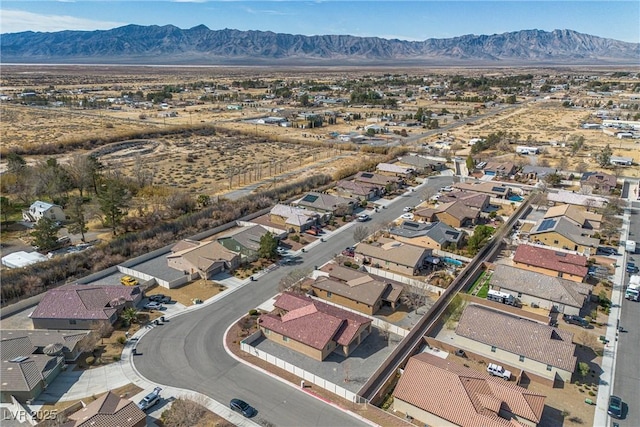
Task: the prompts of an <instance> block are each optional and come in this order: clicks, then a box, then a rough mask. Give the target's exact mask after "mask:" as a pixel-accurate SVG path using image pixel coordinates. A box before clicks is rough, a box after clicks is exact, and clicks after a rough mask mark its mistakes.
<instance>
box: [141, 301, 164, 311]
mask: <svg viewBox="0 0 640 427" xmlns="http://www.w3.org/2000/svg"><path fill="white" fill-rule="evenodd" d="M144 308H145V309H147V310H162V309H163V308H164V307H162V304H160V303H159V302H155V301H151V302H150V303H147V304H145V305H144Z"/></svg>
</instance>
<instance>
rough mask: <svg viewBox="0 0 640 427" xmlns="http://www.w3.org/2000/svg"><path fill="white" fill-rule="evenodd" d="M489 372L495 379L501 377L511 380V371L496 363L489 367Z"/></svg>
mask: <svg viewBox="0 0 640 427" xmlns="http://www.w3.org/2000/svg"><path fill="white" fill-rule="evenodd" d="M487 372H488V373H489V374H491V375H493V376H495V377H501V378H503V379H504V380H506V381H509V380H510V379H511V371H507V370H506V369H504V368H503V367H502V366H500V365H496V364H495V363H489V365H487Z"/></svg>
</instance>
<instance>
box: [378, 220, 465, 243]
mask: <svg viewBox="0 0 640 427" xmlns="http://www.w3.org/2000/svg"><path fill="white" fill-rule="evenodd" d="M389 233H390V234H391V235H392V236H393V238H394V239H396V240H397V241H399V242H404V243H408V244H410V245H413V246H419V247H423V248H429V249H438V250H445V249H447V248H449V247H452V246H453V247H455V248H458V247H460V245H461V244H462V242H463V240H464V233H463V232H462V231H458V230H456V229H455V228H453V227H450V226H448V225H447V224H445V223H444V222H441V221H436V222H430V223H424V222H416V221H403V222H402V224H400V226H398V227H392V228H391V229H390V230H389Z"/></svg>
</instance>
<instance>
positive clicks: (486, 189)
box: [453, 182, 509, 196]
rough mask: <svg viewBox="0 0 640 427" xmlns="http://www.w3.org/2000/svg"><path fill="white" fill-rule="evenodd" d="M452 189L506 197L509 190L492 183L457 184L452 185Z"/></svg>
mask: <svg viewBox="0 0 640 427" xmlns="http://www.w3.org/2000/svg"><path fill="white" fill-rule="evenodd" d="M453 187H454V188H457V189H459V190H462V191H475V192H477V193H487V194H496V195H502V196H504V195H506V194H508V193H509V188H508V187H506V186H504V185H502V184H496V183H494V182H476V183H473V182H457V183H455V184H453Z"/></svg>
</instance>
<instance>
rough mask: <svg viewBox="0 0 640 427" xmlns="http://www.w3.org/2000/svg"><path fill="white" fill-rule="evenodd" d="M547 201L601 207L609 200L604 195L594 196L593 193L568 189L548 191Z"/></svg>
mask: <svg viewBox="0 0 640 427" xmlns="http://www.w3.org/2000/svg"><path fill="white" fill-rule="evenodd" d="M547 201H548V202H549V204H550V205H557V204H567V203H568V204H570V205H578V206H587V207H594V208H601V207H603V206H605V205H606V204H607V203H609V201H608V200H607V199H606V198H604V197H599V196H594V195H593V194H580V193H574V192H572V191H567V190H559V191H558V192H548V193H547Z"/></svg>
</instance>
